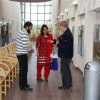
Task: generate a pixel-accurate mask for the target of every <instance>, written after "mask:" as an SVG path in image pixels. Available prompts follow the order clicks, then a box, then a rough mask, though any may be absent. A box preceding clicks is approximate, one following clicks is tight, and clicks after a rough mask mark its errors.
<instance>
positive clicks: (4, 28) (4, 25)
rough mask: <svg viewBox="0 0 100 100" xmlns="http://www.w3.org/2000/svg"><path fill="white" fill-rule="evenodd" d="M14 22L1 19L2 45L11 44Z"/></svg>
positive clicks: (0, 40)
mask: <svg viewBox="0 0 100 100" xmlns="http://www.w3.org/2000/svg"><path fill="white" fill-rule="evenodd" d="M11 26H12V23H10V22H6V21H0V47H1V46H5V45H7V44H9V41H10V37H11Z"/></svg>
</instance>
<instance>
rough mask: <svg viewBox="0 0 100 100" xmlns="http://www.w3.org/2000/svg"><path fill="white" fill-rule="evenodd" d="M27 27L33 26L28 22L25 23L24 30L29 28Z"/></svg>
mask: <svg viewBox="0 0 100 100" xmlns="http://www.w3.org/2000/svg"><path fill="white" fill-rule="evenodd" d="M29 26H33V24H32V23H31V22H29V21H27V22H25V24H24V28H26V27H29Z"/></svg>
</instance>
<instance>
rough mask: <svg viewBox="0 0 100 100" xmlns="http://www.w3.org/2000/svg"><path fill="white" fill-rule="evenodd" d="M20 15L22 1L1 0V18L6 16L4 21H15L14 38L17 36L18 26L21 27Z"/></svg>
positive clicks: (13, 27) (13, 26)
mask: <svg viewBox="0 0 100 100" xmlns="http://www.w3.org/2000/svg"><path fill="white" fill-rule="evenodd" d="M20 16H21V11H20V3H18V2H13V1H9V0H0V20H2V18H4V21H7V22H12V23H13V25H12V28H11V33H12V34H11V38H12V39H15V38H16V35H17V31H18V26H19V29H20V21H21V17H20Z"/></svg>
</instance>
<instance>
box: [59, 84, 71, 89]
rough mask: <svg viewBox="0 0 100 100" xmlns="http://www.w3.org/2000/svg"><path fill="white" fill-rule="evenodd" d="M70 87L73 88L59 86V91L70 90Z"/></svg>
mask: <svg viewBox="0 0 100 100" xmlns="http://www.w3.org/2000/svg"><path fill="white" fill-rule="evenodd" d="M70 87H72V85H70V86H68V87H65V86H59V87H58V89H59V90H66V89H67V90H69V88H70Z"/></svg>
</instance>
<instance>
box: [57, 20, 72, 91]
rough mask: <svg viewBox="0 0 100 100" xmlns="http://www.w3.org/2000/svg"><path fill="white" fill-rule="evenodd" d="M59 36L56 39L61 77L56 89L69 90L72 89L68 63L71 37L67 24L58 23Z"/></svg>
mask: <svg viewBox="0 0 100 100" xmlns="http://www.w3.org/2000/svg"><path fill="white" fill-rule="evenodd" d="M60 30H61V32H62V34H61V36H60V37H59V38H58V41H57V47H58V56H59V57H60V58H61V76H62V86H60V87H58V89H61V90H62V89H69V88H70V87H72V75H71V70H70V62H71V60H72V57H73V35H72V33H71V31H70V29H69V28H68V23H67V22H66V21H62V22H61V23H60Z"/></svg>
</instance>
